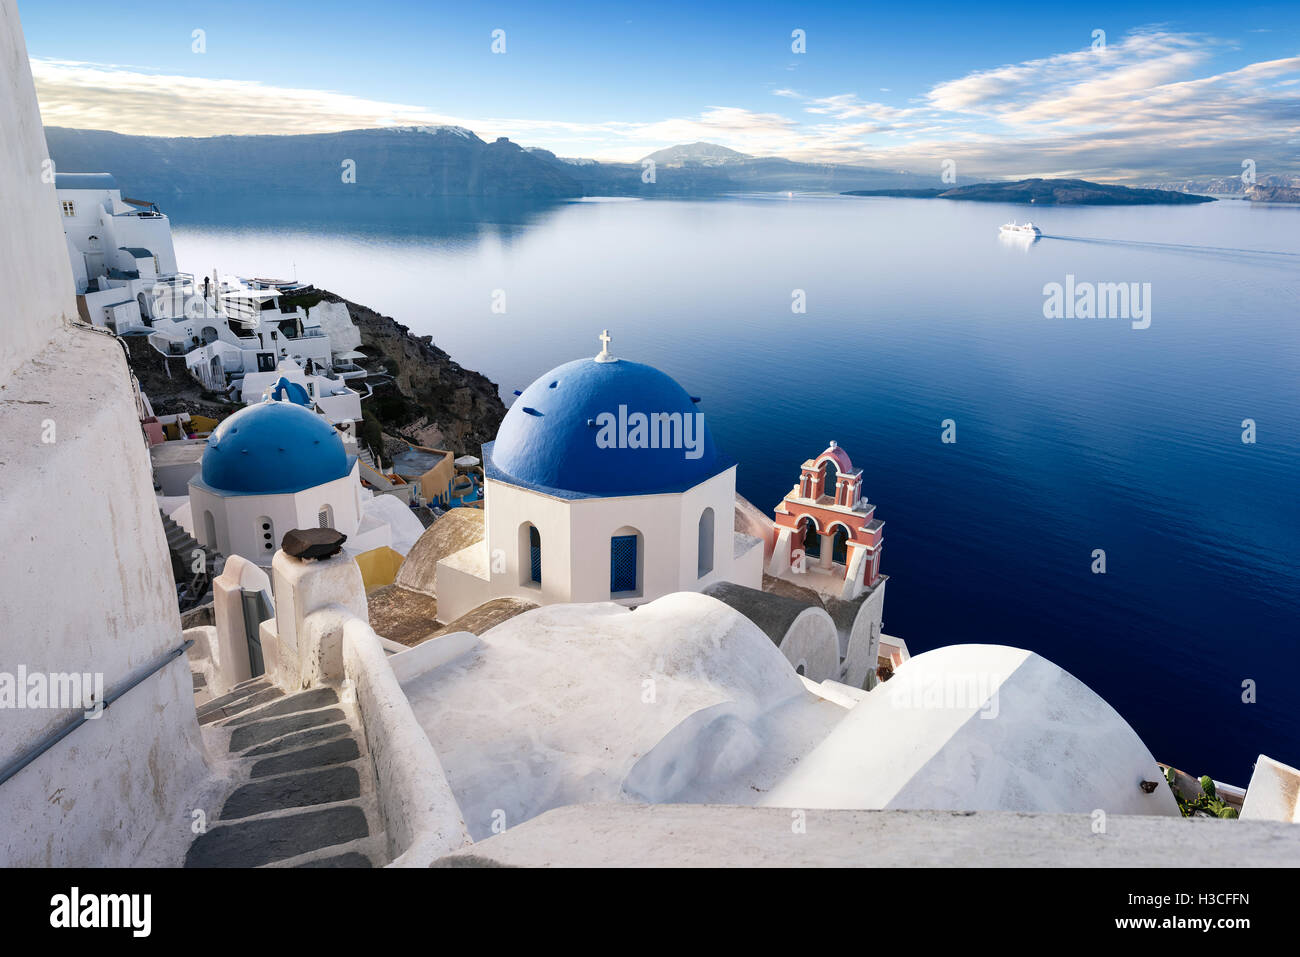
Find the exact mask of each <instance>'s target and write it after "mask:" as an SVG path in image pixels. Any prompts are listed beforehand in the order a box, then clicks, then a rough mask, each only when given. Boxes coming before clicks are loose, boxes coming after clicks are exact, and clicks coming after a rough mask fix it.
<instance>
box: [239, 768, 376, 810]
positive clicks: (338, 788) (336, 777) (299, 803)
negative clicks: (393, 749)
mask: <svg viewBox="0 0 1300 957" xmlns="http://www.w3.org/2000/svg"><path fill="white" fill-rule="evenodd" d="M360 796H361V776H360V775H359V774H357V769H356V768H348V767H342V768H326V769H325V770H324V771H305V772H303V773H302V774H292V775H288V776H287V777H280V778H270V779H268V780H265V781H254V782H253V783H251V784H245V785H244V786H243V787H240V788H236V789H235V793H234V794H232V795H230V797H228V798H226V804H225V806H224V807H223V808H222V809H221V820H222V821H230V820H233V819H235V818H241V817H251V816H252V815H254V814H265V813H266V812H267V811H283V810H285V809H286V808H291V807H309V806H310V805H312V804H333V803H334V802H335V801H350V800H352V799H353V798H358V797H360Z"/></svg>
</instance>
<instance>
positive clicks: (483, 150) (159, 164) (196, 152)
mask: <svg viewBox="0 0 1300 957" xmlns="http://www.w3.org/2000/svg"><path fill="white" fill-rule="evenodd" d="M45 140H46V143H47V145H48V147H49V151H50V158H51V159H53V160H54V163H55V167H56V168H57V169H61V170H64V171H66V172H69V173H71V172H108V173H112V174H113V175H114V176H115V177H116V178H117V181H118V183H119V184H120V185H121V186H122V189H123V191H124V192H126V193H127V195H131V196H143V197H145V198H148V199H151V200H154V201H158V200H161V199H163V198H165V197H167V196H169V195H171V196H197V195H209V196H212V195H220V194H227V195H231V196H234V197H241V198H242V197H246V196H272V195H280V194H293V195H323V194H335V195H337V193H338V190H339V188H340V187H341V186H343V185H345V180H344V173H345V171H346V168H347V167H348V166H349V165H351V164H348V163H347V161H349V160H350V161H352V164H354V168H355V173H356V177H355V179H356V181H355V187H356V189H357V191H358V192H359V193H364V194H366V195H375V196H410V197H428V196H485V197H487V196H532V197H545V198H562V197H569V196H580V195H582V189H581V187H580V186H579V184H578V183H577V182H576V181H575V180H573V179H572V178H570V177H568V176H566V175H564V172H563V170H562V169H561V168H559V167H558V166H557V165H556V164H555V163H552V162H549V161H547V160H544V159H539V158H538V157H537V156H535V155H534V154H532V153H530V152H528V151H527V150H524V149H523V148H522V147H520V146H517V145H516V144H514V143H512V142H510V141H509V140H508V139H505V138H504V137H503V138H501V139H498V140H496V141H495V142H493V143H485V142H484V141H483V140H481V139H479V138H478V137H477V136H476V135H474V134H473V133H472V132H470V131H469V130H466V129H462V128H460V127H455V126H437V127H425V126H420V127H398V128H390V129H377V130H349V131H347V132H343V133H308V134H301V135H294V136H213V137H203V138H195V137H162V136H125V135H122V134H120V133H110V132H107V131H104V130H73V129H65V128H62V127H46V129H45ZM348 185H352V184H348Z"/></svg>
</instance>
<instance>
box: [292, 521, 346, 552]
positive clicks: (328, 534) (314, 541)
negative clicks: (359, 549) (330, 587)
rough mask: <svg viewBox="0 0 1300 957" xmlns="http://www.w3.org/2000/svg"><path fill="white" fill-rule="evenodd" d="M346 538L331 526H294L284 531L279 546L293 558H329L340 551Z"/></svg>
mask: <svg viewBox="0 0 1300 957" xmlns="http://www.w3.org/2000/svg"><path fill="white" fill-rule="evenodd" d="M347 540H348V537H347V536H346V535H344V534H343V533H342V532H340V531H338V530H337V529H333V528H294V529H290V530H289V531H287V532H285V533H284V538H283V539H281V540H280V547H281V548H283V549H284V550H285V552H287V553H288V554H289V555H292V556H293V557H294V558H311V559H315V558H329V557H330V556H331V555H337V554H338V553H339V552H340V551H342V549H343V543H344V542H346V541H347Z"/></svg>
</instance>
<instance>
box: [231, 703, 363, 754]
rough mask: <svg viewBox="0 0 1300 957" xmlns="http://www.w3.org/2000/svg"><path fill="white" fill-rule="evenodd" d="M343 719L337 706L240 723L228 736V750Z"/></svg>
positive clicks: (236, 749) (240, 749) (239, 749)
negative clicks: (325, 709) (324, 709)
mask: <svg viewBox="0 0 1300 957" xmlns="http://www.w3.org/2000/svg"><path fill="white" fill-rule="evenodd" d="M342 720H343V712H342V711H340V710H339V709H338V708H331V709H329V710H328V711H304V712H299V713H298V714H290V715H285V716H284V717H283V718H267V719H266V720H265V721H253V722H251V723H249V724H244V725H240V726H239V727H238V728H236V729H235V731H234V733H233V734H231V736H230V750H231V751H243V750H244V749H245V748H251V747H252V746H253V745H255V744H266V742H268V741H270V740H272V739H273V738H278V737H280V735H282V734H289V733H290V732H291V731H303V730H305V729H307V728H317V727H320V726H321V725H322V724H333V723H334V722H335V721H342Z"/></svg>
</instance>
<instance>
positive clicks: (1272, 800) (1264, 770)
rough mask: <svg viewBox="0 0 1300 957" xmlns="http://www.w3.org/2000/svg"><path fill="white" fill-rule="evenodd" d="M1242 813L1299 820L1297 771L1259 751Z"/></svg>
mask: <svg viewBox="0 0 1300 957" xmlns="http://www.w3.org/2000/svg"><path fill="white" fill-rule="evenodd" d="M1241 816H1242V818H1243V819H1244V818H1253V819H1255V820H1261V821H1288V822H1290V823H1293V824H1296V823H1300V771H1298V770H1296V769H1295V768H1293V767H1290V766H1289V765H1286V764H1283V763H1282V762H1281V761H1274V760H1273V759H1272V758H1270V757H1268V756H1267V755H1263V754H1261V755H1260V756H1259V760H1258V761H1256V762H1255V772H1254V773H1253V774H1252V775H1251V776H1250V785H1249V787H1247V788H1246V800H1245V802H1244V803H1243V804H1242V806H1241Z"/></svg>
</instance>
